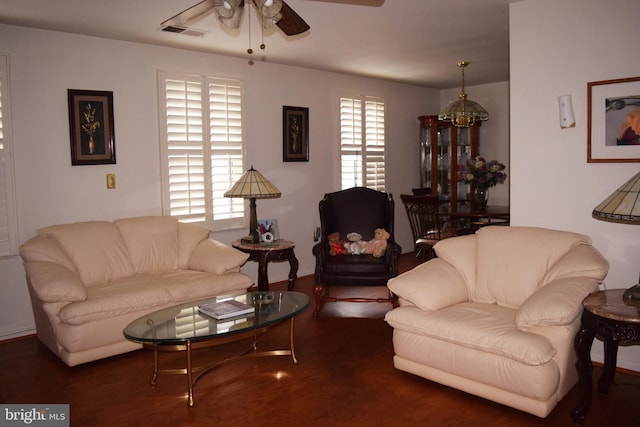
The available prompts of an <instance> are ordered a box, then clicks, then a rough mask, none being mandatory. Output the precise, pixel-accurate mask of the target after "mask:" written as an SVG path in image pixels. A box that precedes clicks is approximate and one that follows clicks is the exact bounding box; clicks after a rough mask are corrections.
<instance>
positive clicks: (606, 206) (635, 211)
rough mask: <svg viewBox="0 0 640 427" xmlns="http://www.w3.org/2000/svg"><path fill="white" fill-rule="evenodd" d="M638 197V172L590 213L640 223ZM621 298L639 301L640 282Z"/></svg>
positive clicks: (607, 219) (639, 183) (609, 218)
mask: <svg viewBox="0 0 640 427" xmlns="http://www.w3.org/2000/svg"><path fill="white" fill-rule="evenodd" d="M639 197H640V172H638V173H637V174H635V175H634V176H633V178H631V179H630V180H629V181H627V182H625V183H624V184H623V185H622V186H621V187H620V188H618V189H617V190H616V191H614V192H613V193H612V194H611V195H610V196H609V197H607V198H606V199H604V200H603V201H602V203H600V204H599V205H598V206H596V207H595V209H594V210H593V212H592V214H591V215H592V216H593V218H595V219H599V220H600V221H608V222H617V223H620V224H632V225H640V199H639ZM622 298H623V299H624V300H625V301H635V302H638V303H640V283H639V284H637V285H634V286H632V287H630V288H629V289H627V291H626V292H625V293H624V294H623V296H622Z"/></svg>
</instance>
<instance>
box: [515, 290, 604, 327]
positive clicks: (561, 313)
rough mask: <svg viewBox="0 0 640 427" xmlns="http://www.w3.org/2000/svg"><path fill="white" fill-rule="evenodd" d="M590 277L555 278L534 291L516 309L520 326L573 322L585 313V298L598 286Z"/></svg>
mask: <svg viewBox="0 0 640 427" xmlns="http://www.w3.org/2000/svg"><path fill="white" fill-rule="evenodd" d="M598 283H599V281H598V280H596V279H594V278H591V277H568V278H564V279H558V280H554V281H553V282H551V283H548V284H547V285H545V286H543V287H542V288H540V289H538V290H537V291H535V292H534V293H533V294H532V295H531V296H530V297H529V298H527V299H526V300H525V302H524V303H522V305H521V306H520V308H519V309H518V311H517V312H516V325H517V326H518V329H521V330H525V329H527V328H529V327H533V326H558V325H569V324H571V323H572V322H573V321H574V320H575V319H576V318H577V317H578V316H580V314H581V313H582V300H584V299H585V298H586V297H587V295H589V294H590V293H591V292H593V291H595V290H596V289H597V288H598Z"/></svg>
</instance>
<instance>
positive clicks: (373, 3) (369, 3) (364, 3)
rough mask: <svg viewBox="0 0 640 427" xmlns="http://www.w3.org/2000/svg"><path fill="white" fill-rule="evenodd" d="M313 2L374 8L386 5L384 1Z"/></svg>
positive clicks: (343, 0) (345, 0) (340, 0)
mask: <svg viewBox="0 0 640 427" xmlns="http://www.w3.org/2000/svg"><path fill="white" fill-rule="evenodd" d="M311 1H321V2H324V3H342V4H352V5H354V6H374V7H379V6H382V3H384V0H311Z"/></svg>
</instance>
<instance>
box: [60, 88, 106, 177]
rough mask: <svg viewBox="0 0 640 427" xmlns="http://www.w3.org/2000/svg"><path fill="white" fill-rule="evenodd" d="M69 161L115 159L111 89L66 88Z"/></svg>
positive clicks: (77, 163) (90, 162)
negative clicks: (69, 144) (69, 146)
mask: <svg viewBox="0 0 640 427" xmlns="http://www.w3.org/2000/svg"><path fill="white" fill-rule="evenodd" d="M67 97H68V102H69V134H70V137H71V164H72V165H73V166H80V165H102V164H115V163H116V140H115V132H114V125H113V92H108V91H98V90H76V89H69V90H67Z"/></svg>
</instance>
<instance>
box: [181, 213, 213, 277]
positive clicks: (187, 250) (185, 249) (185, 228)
mask: <svg viewBox="0 0 640 427" xmlns="http://www.w3.org/2000/svg"><path fill="white" fill-rule="evenodd" d="M210 233H211V230H209V229H208V228H207V227H205V226H204V225H200V224H194V223H185V222H178V268H180V269H182V270H186V269H187V268H189V258H190V257H191V254H192V253H193V250H194V249H195V248H196V246H198V244H199V243H200V242H202V241H203V240H206V239H208V238H209V234H210Z"/></svg>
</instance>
